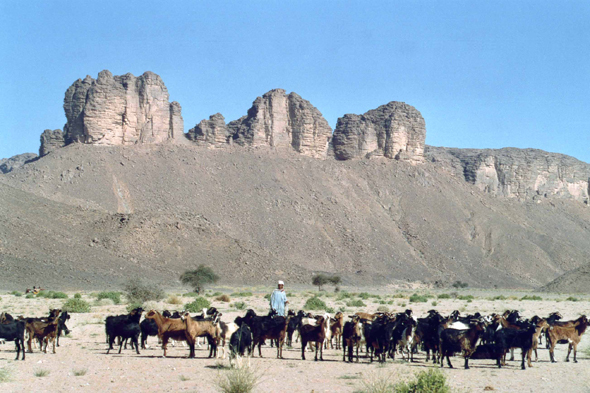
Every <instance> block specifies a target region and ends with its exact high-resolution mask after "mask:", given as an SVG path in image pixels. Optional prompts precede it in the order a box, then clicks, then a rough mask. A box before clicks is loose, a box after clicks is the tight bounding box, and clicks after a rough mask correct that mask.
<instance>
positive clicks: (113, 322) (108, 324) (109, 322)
mask: <svg viewBox="0 0 590 393" xmlns="http://www.w3.org/2000/svg"><path fill="white" fill-rule="evenodd" d="M142 312H143V309H142V308H141V307H138V308H136V309H134V310H131V312H130V313H129V314H123V315H110V316H108V317H106V319H105V324H104V327H105V333H106V341H107V343H109V350H110V349H113V343H114V342H115V338H116V337H117V336H113V337H112V339H111V336H112V335H113V329H114V328H115V326H118V325H119V324H121V323H122V322H124V321H127V320H129V319H130V318H131V317H133V316H134V315H137V314H139V315H140V316H141V313H142ZM137 321H138V323H139V319H138V320H137Z"/></svg>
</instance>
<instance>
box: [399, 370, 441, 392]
mask: <svg viewBox="0 0 590 393" xmlns="http://www.w3.org/2000/svg"><path fill="white" fill-rule="evenodd" d="M414 377H415V379H414V380H412V381H408V382H401V383H398V384H397V385H395V387H394V391H395V392H396V393H422V392H427V393H450V392H451V388H450V387H449V385H448V384H447V377H446V376H445V375H444V374H443V373H442V372H441V371H440V370H438V369H430V370H428V371H420V372H419V373H417V374H416V375H415V376H414Z"/></svg>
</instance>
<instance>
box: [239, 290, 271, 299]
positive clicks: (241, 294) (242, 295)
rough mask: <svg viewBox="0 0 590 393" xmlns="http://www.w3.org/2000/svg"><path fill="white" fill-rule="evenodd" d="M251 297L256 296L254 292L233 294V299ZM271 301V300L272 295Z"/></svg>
mask: <svg viewBox="0 0 590 393" xmlns="http://www.w3.org/2000/svg"><path fill="white" fill-rule="evenodd" d="M250 296H254V294H253V293H252V292H234V293H232V294H231V297H250ZM268 296H269V299H270V295H268Z"/></svg>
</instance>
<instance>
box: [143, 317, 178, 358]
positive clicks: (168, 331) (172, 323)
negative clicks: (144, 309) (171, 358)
mask: <svg viewBox="0 0 590 393" xmlns="http://www.w3.org/2000/svg"><path fill="white" fill-rule="evenodd" d="M145 317H146V318H147V319H153V320H154V322H156V326H158V337H159V338H160V340H162V349H163V350H164V357H166V350H167V347H168V340H170V339H172V340H175V341H186V340H187V334H186V325H185V323H184V321H183V320H181V319H177V318H166V317H163V316H162V314H160V313H159V312H157V311H155V310H150V311H149V312H148V313H147V314H146V315H145Z"/></svg>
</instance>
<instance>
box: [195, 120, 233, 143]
mask: <svg viewBox="0 0 590 393" xmlns="http://www.w3.org/2000/svg"><path fill="white" fill-rule="evenodd" d="M228 132H229V131H228V127H227V124H225V118H224V117H223V115H222V114H221V113H216V114H214V115H211V116H209V120H202V121H201V122H200V123H199V124H197V125H196V126H195V127H194V128H191V129H190V130H189V131H188V134H187V138H188V139H189V140H191V141H193V142H195V143H197V144H199V145H207V146H215V147H221V146H224V145H226V144H227V138H228Z"/></svg>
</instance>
